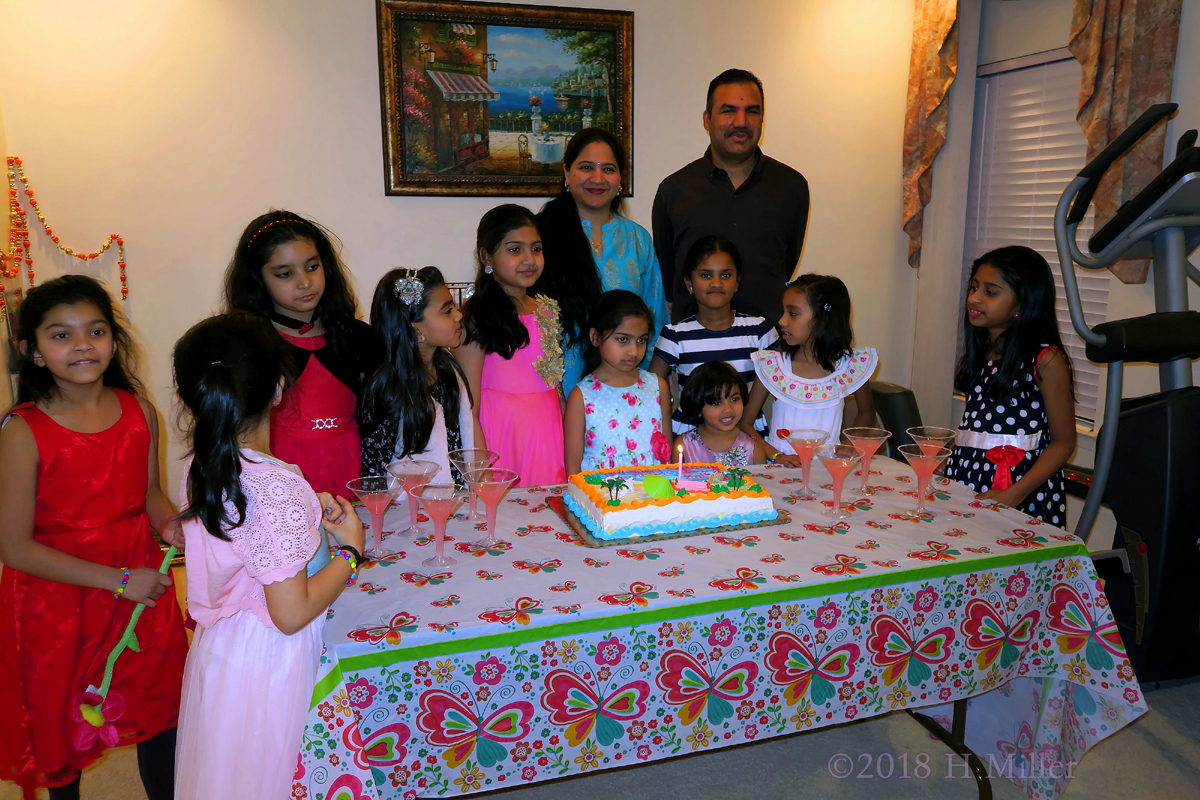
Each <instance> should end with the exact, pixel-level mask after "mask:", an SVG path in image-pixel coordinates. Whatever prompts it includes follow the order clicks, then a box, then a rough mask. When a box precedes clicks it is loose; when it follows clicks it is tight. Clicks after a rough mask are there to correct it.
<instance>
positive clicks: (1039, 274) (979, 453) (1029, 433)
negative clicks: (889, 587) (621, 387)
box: [946, 245, 1075, 527]
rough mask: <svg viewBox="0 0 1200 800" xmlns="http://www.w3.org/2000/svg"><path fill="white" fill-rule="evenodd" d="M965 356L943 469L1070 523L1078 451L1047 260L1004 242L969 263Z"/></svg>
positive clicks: (1004, 499)
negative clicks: (959, 407) (1067, 473)
mask: <svg viewBox="0 0 1200 800" xmlns="http://www.w3.org/2000/svg"><path fill="white" fill-rule="evenodd" d="M964 328H965V330H964V333H963V340H964V353H963V360H962V362H961V363H960V364H959V368H958V374H957V375H956V376H955V379H954V388H955V389H958V390H959V391H961V392H963V393H965V394H966V395H967V409H966V412H965V413H964V414H963V420H962V424H961V425H960V426H959V431H958V437H957V439H956V441H955V447H954V454H953V455H952V456H951V457H950V460H949V462H948V463H947V466H946V476H947V477H948V478H951V479H953V480H956V481H960V482H962V483H965V484H966V485H967V486H969V487H970V488H971V489H974V490H975V491H977V492H979V494H978V497H979V498H980V499H990V500H996V501H998V502H1001V503H1003V504H1005V505H1007V506H1012V507H1014V508H1019V509H1020V510H1021V511H1023V512H1025V513H1026V514H1029V515H1030V516H1032V517H1037V518H1038V519H1041V520H1042V521H1043V522H1048V523H1050V524H1051V525H1057V526H1059V527H1062V526H1064V525H1066V522H1067V496H1066V491H1065V489H1064V484H1063V475H1062V467H1063V464H1065V463H1067V459H1068V458H1070V457H1071V453H1073V452H1074V451H1075V399H1074V382H1073V378H1072V373H1071V360H1070V358H1069V357H1068V356H1067V354H1066V351H1065V350H1064V349H1063V344H1062V338H1061V337H1060V336H1059V333H1058V320H1057V317H1056V315H1055V312H1054V277H1053V275H1052V274H1051V272H1050V265H1049V264H1047V263H1046V259H1044V258H1043V257H1042V256H1041V255H1039V254H1038V253H1037V252H1036V251H1034V250H1031V249H1030V248H1028V247H1021V246H1015V245H1014V246H1010V247H1001V248H999V249H997V250H993V251H991V252H990V253H985V254H984V255H982V256H980V257H979V258H978V259H977V260H976V261H975V263H974V264H972V265H971V277H970V282H969V284H968V286H967V308H966V314H965V317H964Z"/></svg>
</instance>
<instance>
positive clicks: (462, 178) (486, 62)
mask: <svg viewBox="0 0 1200 800" xmlns="http://www.w3.org/2000/svg"><path fill="white" fill-rule="evenodd" d="M376 6H377V11H378V33H379V72H380V101H381V111H382V121H383V160H384V187H385V192H386V193H387V194H388V195H442V196H476V195H501V196H529V195H535V196H536V195H541V196H551V195H554V194H557V193H558V191H559V190H560V189H561V187H562V183H563V176H562V152H563V149H564V148H565V147H566V144H567V142H569V141H570V137H571V136H572V135H573V134H574V132H576V131H578V130H580V129H581V128H584V127H589V126H596V127H604V128H607V129H608V130H610V131H611V132H612V133H614V134H615V135H616V136H617V138H618V139H619V140H620V141H621V142H622V144H623V146H624V149H625V160H626V168H625V171H624V173H623V174H622V183H623V186H624V188H623V192H624V193H625V194H626V195H627V196H628V195H632V194H633V12H632V11H609V10H603V9H586V8H560V7H555V6H528V5H511V4H501V3H474V2H419V1H417V0H377V2H376Z"/></svg>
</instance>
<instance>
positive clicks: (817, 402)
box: [742, 274, 879, 466]
mask: <svg viewBox="0 0 1200 800" xmlns="http://www.w3.org/2000/svg"><path fill="white" fill-rule="evenodd" d="M779 332H780V337H781V338H780V340H779V343H778V344H777V345H776V347H775V348H773V349H770V350H759V351H758V352H757V353H754V354H752V355H751V356H750V358H751V360H752V361H753V362H754V373H755V376H756V377H757V380H756V381H755V382H754V388H753V389H751V390H750V400H749V402H747V403H746V413H745V416H744V417H743V418H742V430H744V431H746V433H747V434H749V435H751V436H754V437H758V434H757V433H756V432H755V431H754V428H753V427H752V424H751V423H752V422H753V420H754V418H755V417H756V416H757V415H758V412H759V411H760V410H762V407H763V404H764V403H765V402H766V400H767V394H768V393H770V394H771V395H773V396H774V397H775V404H774V405H773V406H772V407H771V424H770V425H769V426H768V431H767V439H766V444H767V460H768V461H777V460H778V461H780V462H781V463H785V464H787V465H788V466H800V459H799V457H797V456H795V454H794V451H793V450H792V446H791V445H790V444H788V442H787V433H786V432H787V431H793V430H798V429H801V428H806V429H815V430H823V431H825V432H826V433H828V434H829V438H828V439H827V441H828V442H829V443H831V444H836V443H837V442H838V440H839V439H841V436H842V429H843V428H846V427H862V426H867V427H870V426H873V425H874V424H875V399H874V398H873V397H872V395H871V387H870V386H868V385H867V382H868V381H869V380H870V379H871V374H872V373H873V372H874V371H875V367H876V366H878V364H879V357H878V356H877V355H876V354H875V349H874V348H871V347H867V348H864V349H862V350H856V349H853V347H852V346H851V345H852V342H853V340H854V332H853V331H852V330H851V328H850V292H849V291H847V289H846V284H844V283H842V281H841V280H840V279H838V278H835V277H833V276H832V275H811V274H809V275H801V276H800V277H799V278H796V280H794V281H792V282H791V283H789V284H788V285H787V289H785V290H784V292H783V316H782V317H780V319H779ZM851 396H853V397H854V401H855V406H856V408H857V411H856V413H855V416H854V420H853V421H852V422H851V424H850V425H842V421H843V420H842V412H843V411H844V409H845V406H846V401H847V400H849V399H850V397H851Z"/></svg>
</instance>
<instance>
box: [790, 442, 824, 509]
mask: <svg viewBox="0 0 1200 800" xmlns="http://www.w3.org/2000/svg"><path fill="white" fill-rule="evenodd" d="M828 438H829V432H828V431H820V430H814V429H811V428H801V429H800V430H795V431H791V432H790V433H789V434H788V437H787V440H788V444H790V445H791V446H792V449H793V450H795V451H796V455H798V456H800V466H801V469H802V470H803V472H802V474H803V475H804V488H802V489H797V490H796V491H794V492H792V494H793V495H794V496H796V497H816V496H817V493H816V492H814V491H813V490H812V489H810V488H808V473H809V472H810V471H811V470H812V460H813V454H814V453H816V452H817V448H818V447H820V446H821V445H823V444H825V440H826V439H828Z"/></svg>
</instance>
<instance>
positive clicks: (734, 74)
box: [704, 69, 767, 114]
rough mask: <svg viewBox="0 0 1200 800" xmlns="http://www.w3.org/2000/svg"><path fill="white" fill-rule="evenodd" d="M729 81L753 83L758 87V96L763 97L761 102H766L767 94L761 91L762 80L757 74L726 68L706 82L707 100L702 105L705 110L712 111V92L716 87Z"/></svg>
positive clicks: (746, 70)
mask: <svg viewBox="0 0 1200 800" xmlns="http://www.w3.org/2000/svg"><path fill="white" fill-rule="evenodd" d="M731 83H753V84H754V85H755V86H757V87H758V96H759V97H761V98H762V99H763V104H764V105H765V104H766V101H767V96H766V94H765V93H764V92H763V88H762V81H760V80H759V79H758V76H757V75H755V74H754V73H753V72H751V71H750V70H748V69H727V70H725V71H724V72H722V73H721V74H720V75H718V76H717V77H715V78H713V79H712V82H711V83H709V84H708V100H707V101H706V102H705V105H704V110H705V111H707V112H708V113H710V114H711V113H712V101H713V93H715V92H716V91H717V87H718V86H727V85H729V84H731Z"/></svg>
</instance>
